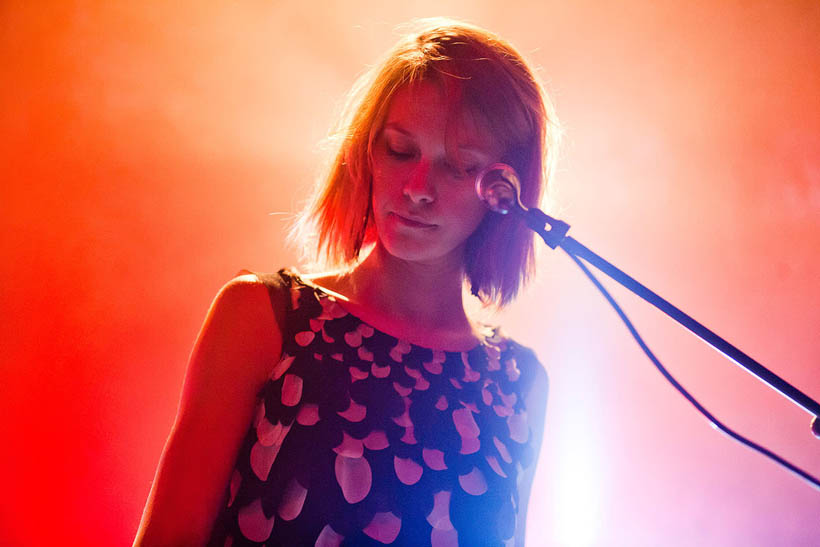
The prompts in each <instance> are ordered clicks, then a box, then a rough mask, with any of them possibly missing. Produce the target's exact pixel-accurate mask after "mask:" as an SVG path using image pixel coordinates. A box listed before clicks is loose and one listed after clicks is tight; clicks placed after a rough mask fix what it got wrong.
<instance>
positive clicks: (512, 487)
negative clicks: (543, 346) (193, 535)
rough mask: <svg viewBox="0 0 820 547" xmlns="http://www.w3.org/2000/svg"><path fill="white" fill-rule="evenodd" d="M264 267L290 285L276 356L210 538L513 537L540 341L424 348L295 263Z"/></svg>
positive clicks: (330, 542) (483, 540)
mask: <svg viewBox="0 0 820 547" xmlns="http://www.w3.org/2000/svg"><path fill="white" fill-rule="evenodd" d="M260 278H261V279H263V280H264V281H265V282H266V284H268V285H269V287H270V290H271V295H272V296H271V297H272V299H274V298H275V295H278V298H279V299H280V300H281V298H282V294H283V293H284V294H289V298H288V299H286V300H288V305H287V306H285V307H286V312H285V316H284V318H280V322H282V321H281V320H282V319H283V324H284V329H283V345H282V357H281V359H280V361H279V362H278V363H277V364H276V365H275V366H273V368H272V373H271V375H270V378H269V379H268V380H267V382H266V384H265V386H264V388H263V389H262V391H261V393H260V395H259V404H258V411H257V414H256V417H255V418H254V420H253V423H252V424H251V427H250V429H249V431H248V434H247V436H246V438H245V440H244V442H243V444H242V447H241V449H240V452H239V456H238V459H237V463H236V467H235V469H234V471H233V476H232V478H231V481H230V486H229V488H228V492H227V494H226V500H225V505H224V507H223V509H222V511H221V512H220V514H219V516H218V519H217V522H216V525H215V527H214V530H213V534H212V537H211V541H210V544H211V545H262V544H264V545H316V546H322V547H324V546H336V545H385V544H388V545H432V546H454V545H470V546H473V545H474V546H481V545H505V544H512V538H513V537H514V534H515V530H516V526H524V523H523V522H517V520H518V519H517V513H518V488H517V479H518V477H519V475H520V473H521V471H522V469H523V468H527V467H529V466H531V465H534V464H535V462H534V456H535V454H533V450H532V447H531V443H530V439H531V438H532V432H531V430H530V427H529V424H528V420H527V408H526V407H525V404H524V400H525V396H526V394H527V393H528V390H529V388H530V386H531V385H532V382H533V379H534V376H535V374H536V371H537V367H540V366H541V365H540V364H539V363H538V361H537V360H536V358H535V356H534V354H533V352H532V351H530V350H529V349H527V348H524V347H522V346H520V345H518V344H516V343H515V342H513V341H511V340H509V339H505V338H503V337H501V336H500V335H499V334H498V332H497V331H493V332H491V333H488V336H486V338H485V339H484V340H483V342H482V343H481V344H480V345H478V346H477V347H475V348H473V349H472V350H470V351H466V352H450V351H438V350H432V349H428V348H423V347H420V346H417V345H413V344H410V343H407V342H405V341H402V340H399V339H397V338H395V337H393V336H390V335H388V334H386V333H383V332H380V331H378V330H376V329H374V328H373V327H371V326H370V325H368V324H366V323H364V322H363V321H361V320H360V319H358V318H357V317H355V316H353V315H351V314H349V313H347V312H346V311H345V310H344V309H343V308H342V307H341V306H340V305H339V304H338V303H337V302H336V300H335V299H334V298H333V297H332V296H330V295H328V294H326V293H324V292H323V291H322V290H320V289H318V288H316V287H314V286H311V285H309V284H307V283H305V282H304V281H302V280H301V279H300V278H299V277H298V276H297V275H295V274H293V273H290V272H288V271H286V270H282V271H280V272H279V274H277V275H272V276H260ZM277 291H278V292H277Z"/></svg>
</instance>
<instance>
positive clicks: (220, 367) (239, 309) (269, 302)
mask: <svg viewBox="0 0 820 547" xmlns="http://www.w3.org/2000/svg"><path fill="white" fill-rule="evenodd" d="M275 301H276V299H275V298H271V293H270V289H269V287H268V286H267V285H266V284H265V283H264V282H263V281H261V280H260V279H259V278H258V277H257V276H256V275H254V274H243V275H239V276H237V277H235V278H233V279H231V280H230V281H228V282H227V283H226V284H225V285H224V286H222V288H221V289H220V290H219V292H218V293H217V295H216V298H214V301H213V303H212V304H211V307H210V309H209V310H208V315H207V317H206V318H205V322H204V324H203V325H202V329H201V331H200V333H199V336H198V338H197V342H196V345H195V347H194V350H193V353H192V355H191V362H190V364H189V369H188V375H187V377H186V381H185V383H186V385H185V390H184V392H183V398H182V401H181V406H180V411H181V412H180V415H181V416H185V415H186V412H184V411H186V410H187V411H190V410H194V409H193V408H190V405H196V404H197V401H199V400H201V399H203V398H202V397H197V396H194V397H190V396H189V395H195V394H196V395H200V394H202V393H208V394H209V395H211V396H214V395H216V396H218V394H220V393H224V394H225V395H228V394H229V393H230V392H231V391H237V390H238V389H239V386H245V387H244V389H243V390H242V393H241V395H244V396H247V393H248V392H251V391H254V390H256V389H258V388H259V387H261V385H262V384H263V383H264V381H265V379H266V378H267V376H268V373H269V371H270V369H271V367H272V366H273V365H274V364H275V363H276V361H277V360H278V358H279V356H280V353H281V346H282V336H281V328H280V325H279V323H278V321H277V310H275V309H274V304H273V302H275ZM223 382H224V383H225V384H227V385H225V384H223V385H221V386H220V385H218V384H222V383H223ZM231 385H232V386H235V387H234V388H233V389H231V388H230V387H229V386H231ZM234 395H240V393H234ZM208 398H210V397H208Z"/></svg>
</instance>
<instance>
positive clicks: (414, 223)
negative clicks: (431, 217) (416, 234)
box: [390, 213, 436, 229]
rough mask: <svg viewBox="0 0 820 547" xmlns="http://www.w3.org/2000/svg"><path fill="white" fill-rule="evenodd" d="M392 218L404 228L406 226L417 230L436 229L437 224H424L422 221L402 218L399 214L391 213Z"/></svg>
mask: <svg viewBox="0 0 820 547" xmlns="http://www.w3.org/2000/svg"><path fill="white" fill-rule="evenodd" d="M390 217H391V218H392V219H393V220H395V221H396V222H397V223H398V224H400V225H402V226H406V227H408V228H417V229H431V228H435V227H436V224H431V223H429V222H424V221H422V220H420V219H414V218H410V217H406V216H402V215H400V214H398V213H390Z"/></svg>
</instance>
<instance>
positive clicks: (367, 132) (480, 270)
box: [291, 18, 559, 307]
mask: <svg viewBox="0 0 820 547" xmlns="http://www.w3.org/2000/svg"><path fill="white" fill-rule="evenodd" d="M414 26H415V27H416V29H415V32H411V33H408V34H406V35H405V36H403V37H402V39H401V40H400V41H399V42H398V43H397V44H396V46H395V47H394V48H393V49H392V50H391V51H389V52H388V54H387V56H386V57H385V58H384V59H383V60H382V62H381V63H380V64H377V65H376V66H374V67H373V68H372V69H370V70H369V71H367V72H366V73H364V74H363V75H362V76H361V77H360V78H359V79H358V81H357V82H356V84H355V85H354V87H353V89H352V90H351V92H350V96H349V98H348V103H347V105H346V108H345V110H344V113H343V116H342V118H341V120H340V124H339V126H338V127H337V129H336V131H335V132H334V133H333V134H332V135H331V142H333V143H334V144H335V146H337V151H336V154H335V157H334V159H333V160H332V163H331V164H330V165H329V169H328V172H327V173H326V175H325V176H324V177H323V178H322V179H320V180H319V181H318V182H319V184H318V185H317V187H316V189H315V191H314V195H313V197H312V200H311V201H310V202H309V203H308V205H307V207H306V208H305V210H304V211H303V213H302V215H301V217H300V218H299V219H298V220H297V223H296V225H295V227H294V230H293V232H292V234H291V236H292V238H293V239H295V240H297V241H300V242H301V243H302V244H304V245H306V246H307V247H306V248H311V249H312V250H314V251H315V255H314V258H315V259H318V260H317V262H319V263H320V264H321V265H323V266H325V267H331V268H337V269H339V268H341V269H345V268H349V267H351V266H352V265H354V264H356V263H357V262H358V261H359V260H360V255H361V252H362V249H363V248H365V247H368V246H370V245H372V244H373V243H375V241H376V237H377V234H376V231H375V223H374V222H373V213H372V197H371V196H372V173H371V151H372V149H373V145H374V141H375V139H376V138H377V136H378V135H379V133H380V131H381V129H382V125H383V123H384V120H385V117H386V115H387V112H388V109H389V107H390V102H391V99H392V97H393V96H394V95H395V93H396V91H397V90H399V89H400V88H402V87H403V86H406V85H409V84H411V83H414V82H418V81H433V82H436V83H438V84H440V85H441V86H442V88H443V90H444V94H445V100H446V101H447V102H448V104H449V105H451V109H452V111H453V112H454V113H457V112H458V110H459V109H467V111H468V112H470V113H471V114H474V115H477V116H478V117H479V119H480V120H481V121H482V122H483V125H484V127H486V128H487V129H488V130H489V131H490V134H491V135H492V136H493V138H495V139H496V140H497V141H498V142H499V143H500V144H501V149H502V150H504V151H505V152H504V154H503V155H502V158H501V161H502V162H504V163H507V164H509V165H510V166H512V167H513V168H514V169H515V170H516V172H517V173H518V175H519V178H520V180H521V202H522V203H523V204H524V205H525V206H526V207H532V206H538V204H539V203H540V200H541V197H542V194H543V191H544V189H545V188H546V186H547V182H548V180H549V178H550V177H551V175H552V171H553V164H554V161H555V156H556V151H557V144H558V139H559V129H558V122H557V119H556V117H555V114H554V111H553V107H552V105H551V103H550V101H549V98H548V97H547V95H546V93H545V92H544V90H543V88H542V87H541V85H540V84H539V82H538V80H537V79H536V77H535V75H534V73H533V71H532V69H531V68H530V67H529V66H528V64H527V62H526V61H525V60H524V59H523V58H522V57H521V55H520V54H519V53H518V52H517V51H516V50H515V49H514V48H513V47H512V46H511V45H510V44H508V43H507V42H505V41H503V40H502V39H501V38H499V37H498V36H496V35H494V34H492V33H490V32H488V31H486V30H484V29H482V28H479V27H476V26H473V25H470V24H466V23H462V22H458V21H453V20H449V19H442V18H433V19H423V20H419V21H416V22H415V23H414ZM534 267H535V248H534V237H533V233H532V232H531V231H530V230H529V229H528V228H527V227H526V226H525V225H524V224H523V223H522V222H521V221H520V220H519V219H517V218H515V217H514V216H513V215H499V214H493V213H488V214H487V215H486V216H485V217H484V220H483V221H482V223H481V224H480V225H479V227H478V228H477V229H476V230H475V232H474V233H473V234H472V235H471V236H470V237H469V238H468V240H467V243H466V248H465V257H464V274H465V281H466V282H467V283H469V284H470V287H471V291H472V293H473V294H474V295H476V296H477V297H479V299H480V300H481V301H482V302H483V303H484V304H495V305H496V306H498V307H501V306H503V305H505V304H507V303H509V302H510V301H511V300H513V298H514V297H515V295H516V294H517V292H518V289H519V287H520V286H521V285H522V284H525V283H526V282H527V281H528V280H529V278H530V277H531V275H532V274H533V271H534Z"/></svg>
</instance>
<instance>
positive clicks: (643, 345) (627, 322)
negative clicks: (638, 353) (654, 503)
mask: <svg viewBox="0 0 820 547" xmlns="http://www.w3.org/2000/svg"><path fill="white" fill-rule="evenodd" d="M559 246H560V247H561V249H563V250H564V252H566V253H567V254H568V255H569V257H570V258H571V259H572V260H573V261H574V262H575V263H576V264H577V265H578V267H579V268H581V271H583V272H584V274H586V276H587V277H588V278H589V280H590V281H592V284H593V285H595V287H596V288H597V289H598V290H599V291H600V292H601V294H603V295H604V298H606V300H607V301H608V302H609V304H610V305H611V306H612V307H613V309H614V310H615V312H616V313H617V314H618V316H619V317H620V318H621V321H623V322H624V324H625V325H626V328H627V329H628V330H629V333H630V334H631V335H632V338H634V339H635V342H637V344H638V346H640V348H641V349H642V350H643V352H644V353H645V354H646V356H647V357H649V360H650V361H652V364H654V365H655V368H657V369H658V371H660V373H661V374H662V375H663V377H664V378H666V379H667V380H668V381H669V383H670V384H672V386H673V387H674V388H675V389H677V390H678V392H679V393H680V394H681V395H683V396H684V397H685V398H686V400H687V401H689V402H690V403H691V404H692V405H693V406H694V407H695V408H696V409H697V410H698V412H700V413H701V414H703V415H704V416H705V417H706V419H707V420H709V422H710V423H711V424H712V426H713V427H715V428H716V429H717V430H719V431H722V432H723V433H725V434H726V435H728V436H729V437H731V438H732V439H734V440H736V441H737V442H739V443H741V444H743V445H746V446H748V447H749V448H751V449H753V450H756V451H758V452H760V453H761V454H763V455H764V456H767V457H768V458H770V459H772V460H774V461H775V462H777V463H779V464H780V465H782V466H783V467H785V468H786V469H788V470H789V471H791V472H792V473H794V474H795V475H797V476H798V477H800V478H802V479H803V480H805V481H806V482H808V483H809V484H810V485H812V486H813V487H814V488H816V489H818V490H820V480H818V479H816V478H815V477H813V476H812V475H809V474H808V473H806V472H805V471H803V470H802V469H800V468H799V467H797V466H796V465H793V464H792V463H790V462H788V461H786V460H785V459H783V458H781V457H780V456H778V455H777V454H775V453H774V452H772V451H771V450H769V449H768V448H765V447H763V446H760V445H759V444H757V443H756V442H754V441H752V440H749V439H747V438H746V437H744V436H743V435H740V434H739V433H736V432H735V431H733V430H732V429H729V428H728V427H727V426H725V425H723V423H722V422H721V421H720V420H718V419H717V418H715V416H713V415H712V413H711V412H709V411H708V410H706V408H704V406H703V405H701V404H700V403H699V402H698V401H697V400H696V399H695V398H694V397H693V396H692V395H691V394H690V393H689V392H688V391H686V389H685V388H684V387H683V386H682V385H681V384H680V383H678V381H677V380H675V378H674V377H673V376H672V374H670V373H669V371H668V370H666V368H665V367H664V366H663V365H662V364H661V362H660V361H659V360H658V358H657V357H655V354H654V353H652V350H650V349H649V346H647V345H646V342H644V340H643V338H641V335H640V334H638V331H637V330H636V329H635V326H634V325H633V324H632V321H630V320H629V317H627V315H626V313H625V312H624V311H623V310H622V309H621V306H619V305H618V303H617V302H616V301H615V299H614V298H613V297H612V295H611V294H609V291H607V290H606V288H605V287H604V286H603V285H602V284H601V282H600V281H598V278H597V277H595V275H594V274H593V273H592V272H591V271H590V270H589V268H587V266H586V264H584V262H583V261H582V260H581V259H580V258H578V257H577V256H576V255H575V254H573V253H572V252H571V251H569V250H568V249H567V248H565V247H564V246H563V245H559Z"/></svg>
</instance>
